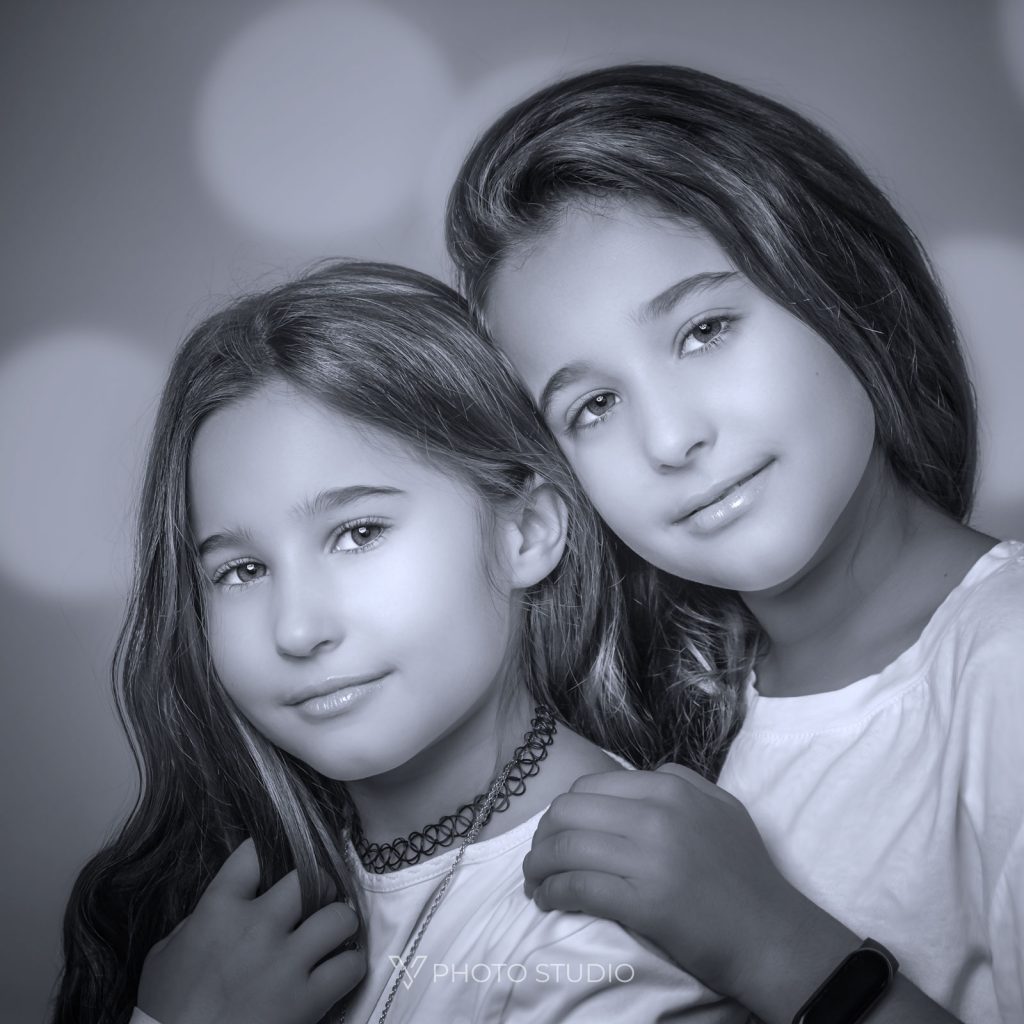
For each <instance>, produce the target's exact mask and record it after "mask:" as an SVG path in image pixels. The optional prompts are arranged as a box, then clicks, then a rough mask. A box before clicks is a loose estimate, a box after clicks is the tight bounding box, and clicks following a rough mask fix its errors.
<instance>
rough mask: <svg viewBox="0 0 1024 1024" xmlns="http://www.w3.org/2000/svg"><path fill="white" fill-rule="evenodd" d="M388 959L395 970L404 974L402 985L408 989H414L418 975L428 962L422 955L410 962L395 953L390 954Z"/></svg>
mask: <svg viewBox="0 0 1024 1024" xmlns="http://www.w3.org/2000/svg"><path fill="white" fill-rule="evenodd" d="M388 959H389V960H390V961H391V966H392V967H394V968H395V970H398V971H401V972H402V984H403V985H404V986H405V987H406V988H412V983H413V982H414V981H415V980H416V975H417V974H419V973H420V970H421V969H422V967H423V965H424V964H425V963H426V962H427V958H426V957H425V956H424V955H423V954H422V953H421V954H420V955H419V956H414V957H413V958H412V960H410V961H408V962H406V959H405V957H404V956H395V955H394V953H390V954H388Z"/></svg>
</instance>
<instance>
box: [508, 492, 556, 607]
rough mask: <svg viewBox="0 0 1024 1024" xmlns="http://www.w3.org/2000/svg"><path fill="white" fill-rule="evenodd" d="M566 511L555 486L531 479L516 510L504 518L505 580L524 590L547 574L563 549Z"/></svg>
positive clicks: (552, 569)
mask: <svg viewBox="0 0 1024 1024" xmlns="http://www.w3.org/2000/svg"><path fill="white" fill-rule="evenodd" d="M568 519H569V514H568V512H567V510H566V507H565V502H563V501H562V499H561V497H559V495H558V493H557V492H556V491H555V489H554V488H553V487H552V486H551V485H550V484H549V483H547V482H546V481H544V480H541V479H539V478H536V477H535V478H534V479H533V480H532V481H531V482H530V483H529V484H528V485H527V489H526V492H525V494H524V496H523V498H522V500H521V501H520V502H519V503H518V505H517V507H516V509H515V510H514V511H513V512H510V513H509V514H508V515H507V516H506V517H505V518H504V529H503V541H504V546H505V551H504V554H505V563H506V567H507V572H508V579H509V583H510V584H511V585H512V587H514V588H515V589H517V590H525V589H526V588H527V587H532V586H533V585H534V584H535V583H540V581H541V580H542V579H544V578H545V577H547V576H549V575H550V574H551V573H552V572H554V570H555V566H557V565H558V562H559V560H560V559H561V557H562V552H563V551H565V533H566V528H567V525H568Z"/></svg>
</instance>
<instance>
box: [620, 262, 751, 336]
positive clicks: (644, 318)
mask: <svg viewBox="0 0 1024 1024" xmlns="http://www.w3.org/2000/svg"><path fill="white" fill-rule="evenodd" d="M739 276H740V275H739V273H738V272H737V271H735V270H717V271H713V272H712V271H707V272H705V273H701V274H693V275H692V276H691V277H684V278H683V279H682V280H681V281H676V283H675V284H671V285H669V286H668V287H667V288H666V289H665V290H664V291H663V292H659V293H658V294H657V295H655V296H654V298H653V299H651V300H650V301H649V302H645V303H644V304H643V306H641V307H640V311H639V313H638V315H637V318H636V319H637V322H638V323H641V324H644V323H648V322H649V321H651V320H655V319H657V318H658V317H659V316H664V315H665V314H666V313H670V312H671V311H672V310H673V309H674V308H675V307H676V306H677V305H678V304H679V303H680V302H682V301H683V299H685V298H688V297H689V296H691V295H694V294H696V293H697V292H702V291H706V290H707V289H709V288H715V287H717V286H718V285H720V284H724V283H725V282H726V281H731V280H733V279H734V278H737V277H739Z"/></svg>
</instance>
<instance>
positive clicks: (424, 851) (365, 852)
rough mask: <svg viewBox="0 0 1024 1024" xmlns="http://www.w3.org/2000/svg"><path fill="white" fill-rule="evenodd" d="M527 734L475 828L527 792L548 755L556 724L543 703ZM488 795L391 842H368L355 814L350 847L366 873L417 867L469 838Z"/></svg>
mask: <svg viewBox="0 0 1024 1024" xmlns="http://www.w3.org/2000/svg"><path fill="white" fill-rule="evenodd" d="M533 714H534V717H533V720H532V721H531V722H530V731H529V732H528V733H527V734H526V735H525V736H524V737H523V744H522V746H520V747H517V748H516V750H515V753H514V754H513V755H512V760H510V761H509V763H508V764H507V765H506V766H505V768H503V769H502V771H501V772H500V773H499V775H498V778H503V779H504V781H503V783H502V785H501V786H500V787H499V789H498V792H497V794H496V795H495V797H494V799H493V802H492V804H491V806H490V807H489V808H487V811H486V816H485V817H483V818H482V819H481V820H480V824H479V826H478V828H483V827H484V825H486V824H487V821H488V820H489V818H490V817H491V815H492V814H495V813H500V812H501V811H504V810H505V809H506V808H507V807H508V805H509V801H511V799H512V797H514V796H521V795H522V794H523V793H525V792H526V780H527V779H529V778H532V777H533V776H534V775H536V774H537V772H539V771H540V763H541V761H543V760H544V758H546V757H547V756H548V747H550V746H551V743H552V741H553V740H554V738H555V728H556V723H555V719H554V716H553V715H552V714H551V711H550V709H548V708H547V707H545V706H544V705H542V704H538V705H537V707H536V708H534V712H533ZM489 795H490V794H489V793H481V794H480V796H478V797H477V798H476V799H475V800H473V801H472V802H471V803H468V804H463V805H462V806H461V807H460V808H459V809H458V810H457V811H456V812H455V813H454V814H446V815H445V816H444V817H443V818H442V819H441V820H440V821H439V822H437V823H436V824H434V825H428V826H427V827H426V828H425V829H423V831H422V832H410V833H409V835H408V836H398V837H397V838H396V839H392V840H391V842H390V843H371V842H369V841H368V840H367V838H366V836H365V835H364V834H363V827H362V825H361V824H360V822H359V817H358V815H354V816H353V819H352V845H353V846H354V847H355V850H356V853H358V854H359V859H360V860H361V861H362V862H363V866H364V867H365V868H366V870H367V871H370V872H372V873H373V874H376V875H382V874H384V873H385V872H387V871H397V870H398V869H399V868H402V867H405V866H407V865H410V864H416V863H418V862H419V861H420V860H422V859H423V858H424V857H429V856H430V855H431V854H432V853H435V852H436V851H437V850H441V849H444V848H445V847H447V846H451V845H452V843H454V842H455V840H456V839H462V838H463V837H464V836H467V835H469V831H470V829H471V828H472V827H473V823H474V821H476V820H477V816H478V814H479V813H480V811H481V810H482V809H483V808H484V805H485V803H487V801H488V797H489Z"/></svg>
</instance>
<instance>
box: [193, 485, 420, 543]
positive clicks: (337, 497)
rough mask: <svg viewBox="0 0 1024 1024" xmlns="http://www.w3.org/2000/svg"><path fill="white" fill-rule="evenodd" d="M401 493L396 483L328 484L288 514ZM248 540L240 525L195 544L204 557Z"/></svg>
mask: <svg viewBox="0 0 1024 1024" xmlns="http://www.w3.org/2000/svg"><path fill="white" fill-rule="evenodd" d="M404 493H405V492H404V491H402V490H400V489H399V488H397V487H369V486H366V485H364V484H354V485H352V486H351V487H331V488H329V489H327V490H324V491H320V493H319V494H317V495H316V496H315V497H313V498H306V499H305V500H304V501H300V502H298V504H296V505H293V506H292V508H291V515H292V516H294V517H295V518H297V519H312V518H314V517H315V516H318V515H322V514H323V513H324V512H330V511H331V510H332V509H336V508H340V507H342V506H343V505H348V504H351V503H352V502H353V501H359V500H360V499H361V498H375V497H376V498H379V497H387V496H389V495H396V494H404ZM252 543H253V536H252V534H251V533H250V532H249V531H248V530H245V529H242V528H240V527H236V528H234V529H231V530H221V531H220V532H218V533H214V534H211V535H210V536H209V537H207V538H206V539H205V540H204V541H203V542H202V543H201V544H200V545H199V555H200V557H205V556H206V555H209V554H210V553H211V552H214V551H220V550H222V549H224V548H231V547H243V546H245V545H248V544H252Z"/></svg>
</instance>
